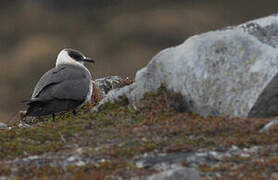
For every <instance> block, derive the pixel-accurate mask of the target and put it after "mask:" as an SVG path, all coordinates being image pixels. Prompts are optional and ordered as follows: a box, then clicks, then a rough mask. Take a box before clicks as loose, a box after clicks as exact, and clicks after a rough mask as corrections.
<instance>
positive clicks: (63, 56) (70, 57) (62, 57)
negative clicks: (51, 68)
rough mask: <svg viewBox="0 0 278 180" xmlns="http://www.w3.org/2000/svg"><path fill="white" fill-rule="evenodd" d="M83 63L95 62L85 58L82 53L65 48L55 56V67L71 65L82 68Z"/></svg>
mask: <svg viewBox="0 0 278 180" xmlns="http://www.w3.org/2000/svg"><path fill="white" fill-rule="evenodd" d="M84 62H91V63H94V62H95V61H94V60H93V59H92V58H89V57H86V56H85V55H84V54H83V53H82V52H80V51H78V50H75V49H70V48H66V49H63V50H61V51H60V53H59V54H58V56H57V60H56V66H58V65H61V64H72V65H81V66H83V64H84Z"/></svg>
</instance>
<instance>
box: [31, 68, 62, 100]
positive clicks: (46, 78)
mask: <svg viewBox="0 0 278 180" xmlns="http://www.w3.org/2000/svg"><path fill="white" fill-rule="evenodd" d="M65 68H66V67H62V66H61V67H55V68H52V69H50V70H49V71H48V72H46V73H45V74H44V75H43V76H42V77H41V78H40V80H39V81H38V82H37V84H36V86H35V89H34V92H33V94H32V98H35V97H36V96H38V95H39V93H40V92H41V90H42V89H43V88H45V87H46V86H49V85H51V84H56V83H59V82H60V81H63V79H64V77H63V76H59V74H57V73H58V72H59V71H62V70H64V69H65Z"/></svg>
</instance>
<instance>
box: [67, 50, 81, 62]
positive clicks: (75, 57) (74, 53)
mask: <svg viewBox="0 0 278 180" xmlns="http://www.w3.org/2000/svg"><path fill="white" fill-rule="evenodd" d="M68 54H69V56H70V57H71V58H73V59H75V60H77V61H79V60H82V55H81V54H79V53H77V52H74V51H70V52H68Z"/></svg>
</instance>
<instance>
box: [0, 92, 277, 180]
mask: <svg viewBox="0 0 278 180" xmlns="http://www.w3.org/2000/svg"><path fill="white" fill-rule="evenodd" d="M179 99H181V98H180V95H179V94H175V93H172V92H169V91H167V90H165V89H164V88H160V89H159V91H158V92H157V93H149V94H146V95H145V96H144V99H143V100H142V103H141V105H140V106H137V107H136V108H135V107H132V106H130V105H128V102H127V100H126V99H125V98H123V99H122V100H121V101H118V102H115V103H113V104H112V103H107V104H105V105H104V106H101V108H99V112H92V113H88V109H90V108H91V107H90V106H93V105H90V106H89V105H87V106H85V107H83V109H82V110H81V111H80V112H79V113H78V116H73V115H71V114H68V113H65V114H61V115H60V116H59V117H58V118H57V120H56V121H55V122H53V121H52V120H51V118H44V119H36V120H33V121H28V122H25V123H22V122H21V123H20V124H19V123H13V124H11V125H9V127H6V128H5V127H3V128H4V129H2V130H1V132H0V158H1V162H0V176H1V178H0V179H26V180H27V179H28V180H29V179H147V178H149V179H162V177H165V176H167V174H158V175H154V174H157V173H160V172H165V171H166V172H167V171H171V173H172V174H171V173H170V174H171V176H172V177H184V178H185V177H187V178H188V177H189V176H190V177H191V179H192V177H193V179H196V178H198V177H199V176H201V177H204V178H205V179H277V178H278V166H277V164H278V146H277V144H278V131H277V127H274V128H270V129H268V130H267V131H264V132H260V130H261V129H262V128H263V127H264V125H266V124H267V123H268V122H270V121H271V119H252V118H228V117H207V118H202V117H200V116H199V115H198V114H192V113H186V112H184V111H185V110H186V109H185V108H184V107H185V106H184V104H183V103H182V101H180V100H179ZM152 175H153V176H152ZM168 175H169V173H168ZM166 179H167V178H166ZM188 179H190V178H188Z"/></svg>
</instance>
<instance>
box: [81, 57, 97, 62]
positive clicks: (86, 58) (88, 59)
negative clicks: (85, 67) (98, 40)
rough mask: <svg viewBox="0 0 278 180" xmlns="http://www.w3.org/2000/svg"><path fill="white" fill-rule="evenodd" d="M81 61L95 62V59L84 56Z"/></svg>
mask: <svg viewBox="0 0 278 180" xmlns="http://www.w3.org/2000/svg"><path fill="white" fill-rule="evenodd" d="M83 61H84V62H90V63H95V60H93V59H92V58H89V57H84V58H83Z"/></svg>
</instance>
